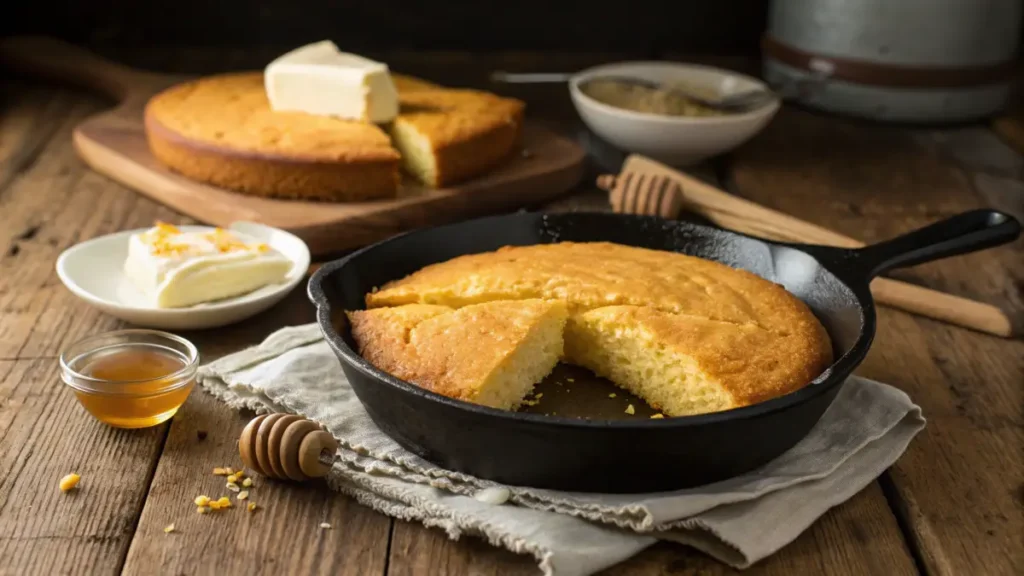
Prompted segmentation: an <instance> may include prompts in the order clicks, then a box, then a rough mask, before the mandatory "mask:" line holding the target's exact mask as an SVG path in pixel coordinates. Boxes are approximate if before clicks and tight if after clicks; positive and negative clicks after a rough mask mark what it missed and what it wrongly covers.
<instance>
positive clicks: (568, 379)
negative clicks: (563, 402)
mask: <svg viewBox="0 0 1024 576" xmlns="http://www.w3.org/2000/svg"><path fill="white" fill-rule="evenodd" d="M565 381H566V382H575V381H576V379H575V378H566V379H565Z"/></svg>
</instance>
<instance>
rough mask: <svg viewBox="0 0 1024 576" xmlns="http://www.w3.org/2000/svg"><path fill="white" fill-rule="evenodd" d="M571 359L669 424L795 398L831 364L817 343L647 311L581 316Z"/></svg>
mask: <svg viewBox="0 0 1024 576" xmlns="http://www.w3.org/2000/svg"><path fill="white" fill-rule="evenodd" d="M565 358H566V360H567V361H568V362H570V363H572V364H576V365H578V366H583V367H584V368H587V369H589V370H591V371H592V372H594V373H595V374H597V375H599V376H603V377H605V378H607V379H609V380H611V381H612V382H614V383H615V384H617V385H618V386H621V387H622V388H625V389H626V390H629V391H630V392H633V393H634V394H636V395H637V396H640V397H641V398H643V399H644V400H646V401H647V403H648V404H650V405H651V406H652V407H654V408H655V409H656V410H659V411H661V412H663V413H665V414H667V415H669V416H685V415H689V414H702V413H706V412H717V411H720V410H727V409H730V408H735V407H739V406H746V405H749V404H756V403H758V402H762V401H764V400H768V399H769V398H773V397H775V396H781V395H783V394H786V393H789V392H792V391H793V390H796V389H798V388H800V387H802V386H803V385H805V384H806V383H808V382H810V381H811V380H813V379H814V377H815V376H817V375H818V373H819V372H820V371H821V369H822V368H824V366H825V365H827V363H828V357H827V354H826V349H823V348H822V347H821V346H819V345H818V344H817V343H816V342H814V341H808V340H806V339H802V338H798V337H793V336H791V335H785V334H778V333H775V332H771V331H768V330H765V329H763V328H760V327H758V326H755V325H752V324H743V325H736V324H729V323H723V322H718V321H715V320H708V319H706V318H701V317H699V316H687V315H684V314H673V313H670V312H662V311H660V310H656V309H653V308H647V307H640V306H609V307H605V308H597V309H594V310H591V311H589V312H585V313H583V314H579V315H576V316H573V317H572V318H571V319H570V320H569V323H568V325H567V326H566V331H565Z"/></svg>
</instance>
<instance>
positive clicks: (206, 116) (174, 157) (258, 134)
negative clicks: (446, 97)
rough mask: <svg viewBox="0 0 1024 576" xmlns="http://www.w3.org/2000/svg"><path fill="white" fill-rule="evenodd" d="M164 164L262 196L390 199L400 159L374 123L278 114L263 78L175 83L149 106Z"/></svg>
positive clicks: (155, 148) (154, 142)
mask: <svg viewBox="0 0 1024 576" xmlns="http://www.w3.org/2000/svg"><path fill="white" fill-rule="evenodd" d="M145 124H146V137H147V140H148V141H149V147H150V150H152V152H153V155H154V156H156V158H157V159H158V160H160V161H161V162H163V163H164V164H166V165H167V166H169V167H170V168H172V169H173V170H175V171H177V172H180V173H181V174H183V175H185V176H188V177H189V178H192V179H194V180H199V181H201V182H206V183H209V184H214V185H216V186H220V187H223V188H228V189H231V190H236V191H239V192H245V193H247V194H252V195H255V196H277V197H287V198H305V199H318V200H337V201H355V200H367V199H372V198H382V197H388V196H392V195H394V194H395V191H396V190H397V189H398V183H399V160H400V158H399V156H398V152H397V151H395V149H394V148H392V147H391V142H390V139H389V138H388V136H387V134H385V133H384V131H383V130H381V129H380V128H378V127H377V126H375V125H373V124H367V123H362V122H352V121H348V120H341V119H338V118H331V117H327V116H316V115H312V114H304V113H301V112H274V111H273V110H271V109H270V103H269V101H268V100H267V96H266V93H265V91H264V85H263V74H262V73H258V72H254V73H242V74H224V75H219V76H211V77H208V78H200V79H199V80H194V81H192V82H186V83H184V84H179V85H177V86H173V87H171V88H169V89H168V90H165V91H164V92H161V93H160V94H157V95H156V96H154V97H153V98H152V99H151V100H150V101H149V103H148V104H147V106H146V112H145Z"/></svg>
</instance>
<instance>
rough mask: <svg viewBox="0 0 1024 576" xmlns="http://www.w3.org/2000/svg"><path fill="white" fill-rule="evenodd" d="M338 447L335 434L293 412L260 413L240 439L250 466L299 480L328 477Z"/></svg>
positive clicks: (281, 477) (239, 443)
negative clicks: (332, 434)
mask: <svg viewBox="0 0 1024 576" xmlns="http://www.w3.org/2000/svg"><path fill="white" fill-rule="evenodd" d="M337 450H338V441H337V440H335V439H334V436H331V434H330V433H329V432H326V431H324V430H323V429H321V428H320V426H319V425H318V424H316V423H315V422H313V421H312V420H307V419H305V418H302V417H300V416H295V415H293V414H263V415H260V416H257V417H255V418H253V419H252V420H251V421H250V422H249V423H248V424H247V425H246V426H245V429H244V430H242V435H241V437H240V438H239V439H238V454H239V456H241V457H242V462H243V463H244V464H245V466H246V467H247V468H249V469H251V470H255V471H256V472H258V473H259V474H262V475H263V476H268V477H270V478H277V479H280V480H295V481H297V482H302V481H305V480H309V479H310V478H320V477H323V476H326V475H327V472H329V471H330V470H331V466H332V465H333V464H334V459H335V456H334V454H335V452H336V451H337Z"/></svg>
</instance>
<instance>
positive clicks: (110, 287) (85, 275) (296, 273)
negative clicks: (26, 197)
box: [57, 222, 310, 330]
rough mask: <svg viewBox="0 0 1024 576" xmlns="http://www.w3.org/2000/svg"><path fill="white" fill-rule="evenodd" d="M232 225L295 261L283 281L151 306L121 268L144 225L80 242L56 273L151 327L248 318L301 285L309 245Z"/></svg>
mask: <svg viewBox="0 0 1024 576" xmlns="http://www.w3.org/2000/svg"><path fill="white" fill-rule="evenodd" d="M179 228H180V229H181V230H182V231H184V232H196V231H204V230H211V229H212V228H211V227H209V226H179ZM230 229H231V230H233V231H236V232H239V233H241V234H244V235H246V236H249V237H251V238H254V239H256V240H258V241H260V242H263V243H265V244H267V245H269V246H270V247H271V248H273V249H274V250H277V251H278V252H280V253H281V254H282V255H284V257H285V258H288V259H289V260H291V261H292V269H291V270H290V271H289V272H288V275H287V276H286V277H285V279H284V281H283V282H281V283H279V284H273V285H270V286H264V287H263V288H260V289H259V290H256V291H254V292H250V293H248V294H243V295H242V296H237V297H235V298H227V299H224V300H218V301H216V302H210V303H204V304H197V305H195V306H189V307H187V308H157V307H155V306H153V305H151V304H149V303H148V302H147V301H146V299H145V298H144V297H143V294H142V292H140V291H139V290H138V289H137V288H135V286H134V285H133V284H132V283H131V282H130V281H129V280H128V278H127V277H125V275H124V273H123V271H122V267H123V266H124V260H125V258H126V257H127V256H128V239H129V237H130V236H131V235H132V234H137V233H139V232H143V231H144V230H145V229H139V230H128V231H126V232H116V233H114V234H108V235H106V236H100V237H99V238H93V239H92V240H87V241H85V242H82V243H80V244H76V245H75V246H72V247H71V248H68V249H67V250H65V251H64V252H63V253H62V254H61V255H60V257H59V258H57V275H58V276H59V277H60V280H61V282H63V283H64V285H65V286H67V288H68V290H70V291H71V292H72V293H74V294H75V295H76V296H78V297H79V298H81V299H82V300H85V301H86V302H88V303H90V304H92V305H93V306H96V307H97V308H99V309H100V310H103V311H104V312H106V313H108V314H110V315H112V316H116V317H118V318H120V319H122V320H125V321H127V322H130V323H132V324H135V325H137V326H145V327H149V328H161V329H165V330H197V329H202V328H214V327H217V326H225V325H227V324H232V323H234V322H239V321H241V320H245V319H246V318H249V317H251V316H254V315H256V314H259V313H260V312H263V311H264V310H266V309H267V308H270V307H271V306H273V305H274V304H277V303H278V302H280V301H281V299H283V298H284V297H285V296H287V295H288V293H289V292H291V291H292V289H294V288H295V286H296V285H298V283H299V282H301V281H302V279H303V278H304V277H305V275H306V272H307V271H308V270H309V260H310V257H309V247H308V246H306V243H305V242H303V241H302V240H301V239H299V238H298V237H297V236H295V235H293V234H289V233H288V232H285V231H284V230H279V229H277V228H272V227H270V226H264V225H262V224H255V223H253V222H236V223H234V224H232V225H231V226H230Z"/></svg>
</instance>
